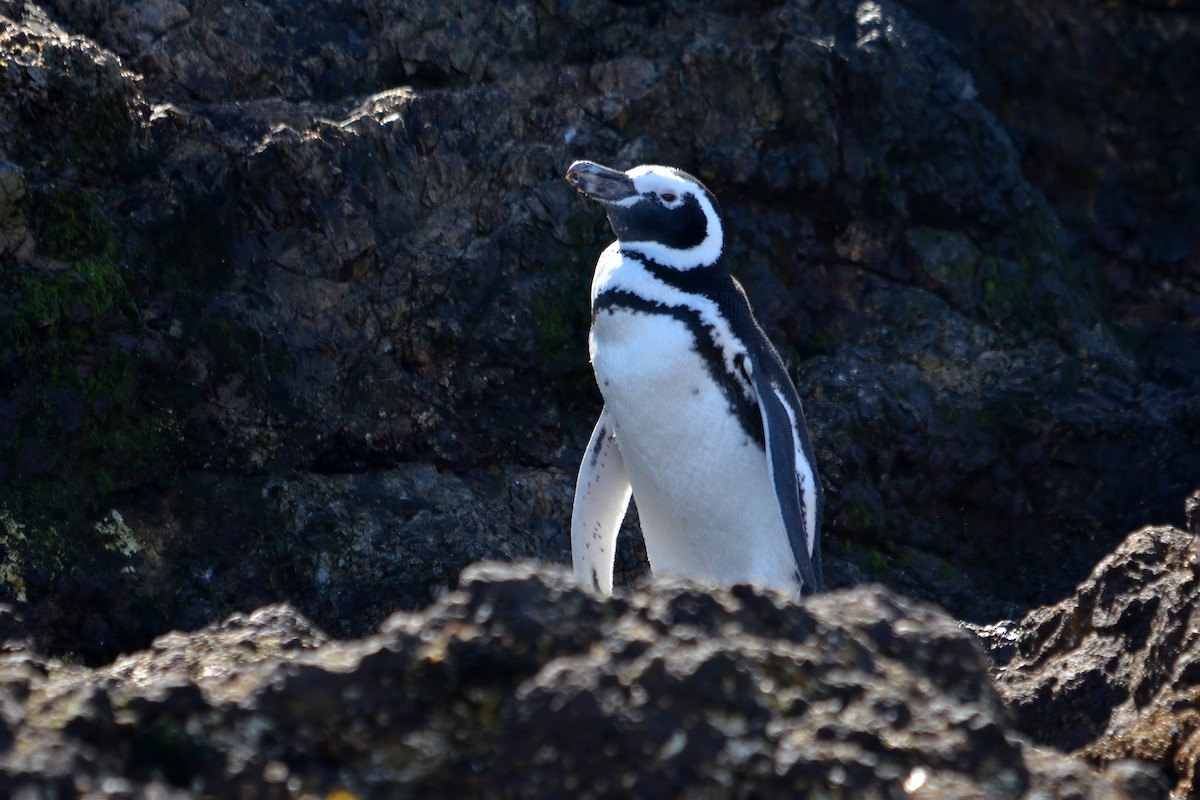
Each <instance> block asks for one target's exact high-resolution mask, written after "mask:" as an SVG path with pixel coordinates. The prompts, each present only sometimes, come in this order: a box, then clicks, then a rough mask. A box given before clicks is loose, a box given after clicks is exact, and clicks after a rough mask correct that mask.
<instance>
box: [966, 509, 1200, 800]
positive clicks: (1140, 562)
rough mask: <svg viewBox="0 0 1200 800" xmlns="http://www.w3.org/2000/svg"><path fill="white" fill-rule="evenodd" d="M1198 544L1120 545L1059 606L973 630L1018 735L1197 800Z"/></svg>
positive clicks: (1169, 536) (1176, 537)
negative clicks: (1139, 771) (1151, 777)
mask: <svg viewBox="0 0 1200 800" xmlns="http://www.w3.org/2000/svg"><path fill="white" fill-rule="evenodd" d="M1198 615H1200V540H1198V539H1197V536H1196V534H1195V533H1192V532H1187V531H1182V530H1179V529H1177V528H1169V527H1157V528H1145V529H1143V530H1140V531H1137V532H1136V533H1133V534H1131V535H1130V536H1129V537H1128V538H1127V539H1126V540H1125V541H1124V542H1122V543H1121V546H1120V547H1118V548H1117V549H1116V550H1115V551H1114V552H1113V553H1112V554H1110V555H1109V556H1108V557H1106V558H1105V559H1104V560H1103V561H1101V562H1100V564H1098V565H1097V566H1096V569H1095V570H1094V571H1093V573H1092V574H1091V576H1090V577H1089V578H1088V579H1087V580H1086V581H1084V582H1083V583H1082V584H1080V586H1079V588H1078V589H1077V591H1076V592H1075V594H1074V595H1072V596H1071V597H1070V598H1068V599H1066V600H1064V601H1062V602H1061V603H1059V604H1057V605H1055V606H1052V607H1047V608H1040V609H1037V610H1035V611H1032V612H1030V614H1029V615H1028V616H1026V617H1025V619H1023V620H1022V621H1021V622H1020V624H1019V625H1017V626H1015V627H1010V628H1007V629H996V628H992V629H988V630H985V637H984V639H985V641H987V642H988V643H989V652H990V654H991V656H992V658H993V660H994V661H995V663H996V665H997V668H996V684H997V688H998V690H999V691H1000V694H1001V695H1002V696H1003V697H1004V698H1005V701H1006V702H1007V703H1008V704H1009V706H1010V707H1011V708H1012V711H1013V715H1014V722H1015V724H1016V726H1017V728H1018V729H1020V730H1022V731H1024V732H1026V733H1027V734H1029V735H1031V736H1033V737H1034V739H1035V740H1036V741H1039V742H1043V743H1047V744H1053V745H1054V746H1056V747H1060V748H1064V749H1066V750H1068V751H1078V752H1080V753H1082V754H1085V755H1087V756H1088V758H1089V759H1090V760H1092V761H1095V762H1098V763H1101V764H1104V763H1108V762H1112V761H1115V760H1118V759H1123V758H1138V759H1142V760H1145V761H1148V762H1152V763H1155V764H1157V765H1158V766H1159V767H1160V768H1161V769H1162V771H1163V773H1164V774H1166V775H1168V776H1170V778H1171V783H1172V784H1173V787H1172V790H1173V793H1174V795H1173V796H1175V797H1195V796H1197V794H1198V793H1200V771H1198V769H1200V616H1198Z"/></svg>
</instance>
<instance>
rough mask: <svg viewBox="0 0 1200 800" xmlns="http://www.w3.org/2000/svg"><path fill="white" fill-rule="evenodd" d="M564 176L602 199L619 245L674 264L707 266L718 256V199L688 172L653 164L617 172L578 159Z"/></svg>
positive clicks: (721, 242)
mask: <svg viewBox="0 0 1200 800" xmlns="http://www.w3.org/2000/svg"><path fill="white" fill-rule="evenodd" d="M566 178H567V182H568V183H570V184H571V185H572V186H574V187H575V188H576V189H578V190H579V191H580V192H582V193H583V194H585V195H587V196H588V197H590V198H592V199H593V200H597V201H599V202H600V203H603V204H604V208H605V209H606V210H607V211H608V221H609V224H610V225H612V229H613V233H615V234H616V235H617V240H618V241H620V243H621V247H622V248H628V249H630V250H635V251H638V252H641V253H642V254H643V255H645V256H647V257H649V258H651V259H653V260H654V261H656V262H658V263H659V264H662V265H663V266H666V267H672V268H674V269H692V268H694V267H705V266H710V265H713V264H716V263H717V261H718V259H720V257H721V248H722V247H723V246H724V242H725V234H724V231H723V230H722V228H721V217H720V214H719V213H718V210H717V199H716V198H715V197H713V195H712V192H710V191H709V190H708V189H707V188H705V186H704V184H703V183H701V182H700V181H698V180H697V179H695V178H693V177H692V176H691V175H688V174H687V173H686V172H683V171H682V170H678V169H674V168H672V167H659V166H654V165H643V166H640V167H634V168H633V169H631V170H629V171H627V172H621V171H620V170H615V169H610V168H609V167H605V166H601V165H600V164H597V163H595V162H593V161H576V162H575V163H574V164H572V165H571V167H570V169H568V170H567V175H566Z"/></svg>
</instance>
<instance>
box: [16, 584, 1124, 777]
mask: <svg viewBox="0 0 1200 800" xmlns="http://www.w3.org/2000/svg"><path fill="white" fill-rule="evenodd" d="M0 669H3V670H4V682H3V685H4V686H5V687H7V689H6V691H7V692H8V693H9V695H8V696H9V697H10V700H11V701H12V702H16V703H17V704H18V705H19V706H21V707H22V708H23V709H24V715H23V717H21V718H20V719H19V720H17V721H16V725H15V727H14V729H13V736H14V746H13V747H11V748H9V749H7V750H5V751H4V752H0V786H3V788H4V789H5V790H7V791H8V792H10V793H13V794H17V793H19V792H21V791H25V792H32V791H48V790H50V789H51V788H56V789H57V790H58V791H59V792H60V796H76V793H83V792H88V791H90V792H93V794H91V795H89V796H93V797H113V796H122V795H121V794H120V793H119V792H118V791H114V790H113V789H111V788H107V787H110V786H113V785H116V786H118V787H121V790H123V791H124V790H130V789H132V790H134V791H147V792H149V791H151V790H150V788H148V787H154V788H153V791H157V792H160V793H163V795H164V796H169V794H170V793H172V792H177V793H182V792H188V793H191V794H200V795H209V796H240V795H250V796H271V797H275V796H278V797H284V796H296V795H300V794H304V793H315V794H317V795H320V796H325V795H326V794H327V793H330V792H336V791H337V790H342V791H346V792H349V793H351V794H353V795H355V796H367V797H375V796H379V797H383V796H396V795H397V794H402V795H408V794H427V793H436V794H438V795H439V796H468V795H469V796H475V797H499V796H519V797H544V796H550V795H554V794H556V793H560V792H567V793H569V794H571V795H572V796H577V797H626V796H630V795H631V794H632V795H640V796H642V795H656V796H657V795H662V794H675V793H683V794H687V795H689V796H705V797H707V796H714V797H715V796H729V795H730V794H731V793H732V794H734V795H736V796H751V795H755V796H762V795H772V794H776V793H786V794H789V795H804V796H810V797H830V798H869V797H899V796H913V795H916V796H931V797H932V796H937V797H942V796H945V797H960V796H972V797H984V798H1014V797H1030V798H1032V797H1039V798H1040V797H1049V798H1060V797H1061V798H1067V797H1079V796H1087V797H1091V798H1124V797H1129V796H1130V795H1128V794H1126V793H1125V792H1124V790H1123V789H1121V788H1119V787H1118V786H1117V785H1116V784H1115V783H1113V782H1112V781H1110V780H1108V779H1107V778H1105V777H1102V776H1099V775H1097V774H1096V773H1095V772H1093V771H1092V770H1091V769H1090V768H1089V767H1087V766H1086V765H1085V764H1084V763H1083V762H1082V761H1080V760H1076V759H1069V758H1066V757H1064V756H1061V755H1058V754H1055V753H1053V752H1052V751H1050V750H1045V749H1039V748H1035V747H1033V746H1031V745H1030V744H1029V742H1028V741H1027V740H1025V739H1023V738H1022V737H1021V736H1019V735H1017V734H1015V733H1014V732H1013V731H1012V730H1011V729H1010V727H1009V724H1008V721H1007V716H1006V713H1005V711H1004V706H1003V703H1002V702H1001V700H1000V698H999V696H998V695H997V694H996V693H995V691H994V690H993V689H992V687H991V685H990V682H989V680H988V676H987V667H986V662H985V661H984V659H983V657H982V654H981V653H980V652H979V650H978V649H977V647H976V645H975V643H974V641H973V640H972V638H971V637H970V636H969V634H967V633H965V632H963V631H962V630H961V629H959V627H958V626H957V625H956V624H955V623H954V622H953V621H952V620H950V619H949V618H948V617H946V616H945V615H944V614H942V613H941V612H939V611H937V610H935V609H933V608H931V607H929V606H925V605H922V604H919V603H913V602H911V601H908V600H905V599H903V598H901V597H899V596H897V595H895V594H894V593H892V592H889V591H887V590H885V589H882V588H877V587H860V588H857V589H853V590H848V591H841V592H834V593H830V594H828V595H825V596H822V597H818V598H814V599H813V600H811V601H810V602H807V603H805V604H804V605H802V606H800V605H795V604H793V603H792V602H790V601H785V600H783V599H782V598H781V597H779V596H776V595H766V594H759V593H756V592H753V591H750V590H748V589H747V588H745V587H741V588H735V589H733V590H731V591H721V592H717V593H715V594H709V593H707V592H703V591H697V590H695V589H690V588H687V587H684V586H672V585H661V586H655V587H651V588H647V589H644V590H639V591H636V592H633V593H630V594H627V595H625V596H619V597H618V598H616V599H615V600H613V601H611V602H601V601H597V600H595V599H593V598H591V597H589V596H587V595H585V594H584V593H582V592H580V591H579V590H577V589H576V588H575V587H574V586H573V584H572V583H571V582H570V581H569V580H568V579H567V576H566V573H565V572H564V571H563V570H561V569H557V568H547V567H546V566H545V565H540V564H538V565H534V564H522V565H481V566H476V567H472V568H471V569H470V570H469V571H468V572H467V573H466V574H465V575H464V577H463V580H462V585H461V589H460V590H459V591H458V592H454V593H450V594H447V595H446V596H444V597H443V598H441V599H440V600H439V601H438V602H437V603H435V604H434V605H432V606H430V607H429V608H427V609H425V610H424V611H422V612H419V613H410V614H400V615H396V616H395V617H393V618H391V619H390V620H389V621H388V622H387V623H386V624H385V625H384V626H383V627H382V628H381V630H380V632H379V633H377V634H375V635H373V636H369V637H367V638H365V639H361V640H356V641H331V640H327V639H326V638H325V637H324V635H323V634H322V633H321V632H320V631H318V630H316V629H315V628H314V627H313V626H312V624H311V623H309V622H308V621H307V620H305V619H304V618H303V617H301V616H300V615H298V614H297V613H296V612H295V611H293V610H291V609H290V608H289V607H287V606H273V607H267V608H263V609H260V610H259V611H256V612H254V613H253V614H250V615H238V616H235V617H232V618H230V619H229V620H227V621H226V622H224V623H222V624H220V625H217V626H213V627H211V628H207V629H204V630H201V631H197V632H195V633H192V634H170V635H168V636H165V637H162V638H160V639H158V640H157V641H156V642H155V643H154V645H153V647H151V648H150V649H149V650H147V651H145V652H141V653H135V654H132V655H129V656H124V657H122V658H120V659H118V660H117V661H116V662H115V663H113V664H112V665H111V666H109V667H106V668H103V669H100V670H94V671H90V670H82V669H78V668H69V667H66V666H64V665H61V664H57V663H54V662H31V661H28V660H25V661H20V660H13V659H9V660H6V661H3V662H0ZM50 753H54V754H55V757H56V758H55V760H51V759H50V758H48V755H49V754H50ZM61 764H70V767H71V769H70V772H66V771H64V770H63V769H62V768H61V767H60V766H58V765H61ZM114 781H115V782H116V783H115V784H114V783H111V782H114Z"/></svg>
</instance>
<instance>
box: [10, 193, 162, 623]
mask: <svg viewBox="0 0 1200 800" xmlns="http://www.w3.org/2000/svg"><path fill="white" fill-rule="evenodd" d="M28 202H29V206H28V208H29V215H30V225H31V229H32V230H33V231H34V232H35V238H36V242H37V248H38V252H39V254H41V255H43V256H48V257H49V258H50V259H54V260H46V259H40V260H38V261H35V262H32V263H23V264H15V263H14V264H7V265H4V268H3V270H2V271H0V298H3V300H0V313H2V314H3V316H4V317H5V318H6V319H5V324H4V325H2V326H0V378H2V379H3V382H4V383H5V384H6V385H7V386H8V387H11V388H10V389H9V390H8V391H7V392H6V394H5V396H4V397H3V398H2V399H0V515H2V516H0V522H3V525H2V526H0V536H2V537H3V539H4V541H3V545H4V550H5V552H6V556H5V561H4V563H3V565H2V571H3V573H4V574H3V577H4V579H5V580H6V581H7V582H8V583H10V584H11V585H13V586H14V587H16V588H17V589H18V591H20V592H23V593H28V594H29V595H31V599H33V596H36V595H37V594H39V592H43V591H46V590H47V589H48V587H49V586H50V584H51V583H52V582H53V581H54V580H56V578H57V577H58V576H61V575H65V574H70V573H72V572H74V571H84V572H86V571H89V570H96V569H100V568H101V567H100V565H101V564H103V565H104V566H103V567H102V569H104V570H115V571H117V572H120V571H123V570H125V569H126V568H127V567H130V566H131V565H132V564H133V563H134V561H135V560H136V553H137V551H138V550H139V549H140V545H139V544H137V543H136V538H135V537H133V534H132V532H131V531H129V529H128V528H127V527H125V526H124V524H123V523H120V524H118V523H117V522H116V521H114V520H119V517H113V516H112V515H111V514H110V509H111V504H112V498H113V495H114V493H115V492H117V491H119V490H121V489H123V488H126V487H129V486H131V485H134V483H136V482H137V481H139V480H144V476H147V475H155V476H159V475H166V474H169V472H170V464H171V462H172V459H173V454H174V451H175V447H176V446H177V444H178V442H179V440H180V437H181V424H180V421H179V420H178V418H177V416H176V414H175V413H174V412H173V410H172V409H171V407H170V406H169V404H167V403H165V402H163V398H164V397H165V391H164V389H163V387H160V386H157V385H150V382H149V381H147V379H146V375H145V374H144V372H145V371H144V369H143V367H144V362H143V355H142V350H141V346H140V344H139V341H140V340H139V337H140V336H141V334H142V333H143V328H142V324H141V319H140V315H139V313H138V308H137V304H136V302H135V298H134V295H133V292H132V290H131V288H130V286H129V284H128V280H127V270H126V269H125V268H124V267H123V266H122V264H121V263H120V262H119V261H118V258H117V252H118V249H117V246H116V244H115V238H114V236H113V232H112V227H111V225H110V224H109V223H108V221H107V220H106V218H105V216H104V215H103V213H102V212H101V210H100V208H99V205H98V203H97V201H96V199H95V198H94V197H93V196H92V195H90V194H89V193H88V192H86V191H84V190H81V189H79V188H77V187H74V186H70V185H67V184H54V185H51V186H43V187H37V188H35V189H33V190H32V191H31V192H30V199H29V201H28ZM97 520H106V521H102V522H100V523H97Z"/></svg>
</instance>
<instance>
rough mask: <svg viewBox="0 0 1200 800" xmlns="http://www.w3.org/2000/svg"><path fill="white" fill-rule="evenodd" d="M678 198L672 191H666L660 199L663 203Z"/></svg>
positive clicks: (672, 201) (671, 201)
mask: <svg viewBox="0 0 1200 800" xmlns="http://www.w3.org/2000/svg"><path fill="white" fill-rule="evenodd" d="M678 199H679V196H678V195H676V194H674V193H672V192H667V193H666V194H664V195H662V201H663V202H664V203H674V202H675V201H676V200H678Z"/></svg>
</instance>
